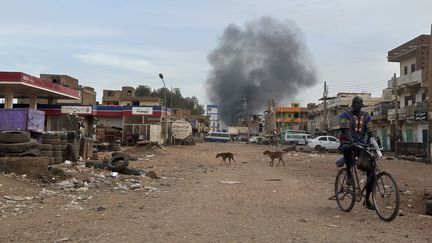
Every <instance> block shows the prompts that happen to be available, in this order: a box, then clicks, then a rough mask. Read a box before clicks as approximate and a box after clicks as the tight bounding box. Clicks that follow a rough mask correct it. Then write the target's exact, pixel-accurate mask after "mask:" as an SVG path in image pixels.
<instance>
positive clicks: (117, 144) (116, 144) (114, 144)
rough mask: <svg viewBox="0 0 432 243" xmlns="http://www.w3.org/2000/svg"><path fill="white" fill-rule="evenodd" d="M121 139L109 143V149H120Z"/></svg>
mask: <svg viewBox="0 0 432 243" xmlns="http://www.w3.org/2000/svg"><path fill="white" fill-rule="evenodd" d="M120 150H121V149H120V141H115V142H112V143H110V144H109V151H120Z"/></svg>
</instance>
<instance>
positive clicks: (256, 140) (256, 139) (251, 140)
mask: <svg viewBox="0 0 432 243" xmlns="http://www.w3.org/2000/svg"><path fill="white" fill-rule="evenodd" d="M264 140H265V137H263V136H252V137H250V138H249V139H248V143H258V144H262V143H264Z"/></svg>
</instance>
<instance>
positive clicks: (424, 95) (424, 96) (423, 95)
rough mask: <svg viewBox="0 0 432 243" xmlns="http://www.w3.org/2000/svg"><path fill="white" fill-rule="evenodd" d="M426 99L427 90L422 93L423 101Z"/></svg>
mask: <svg viewBox="0 0 432 243" xmlns="http://www.w3.org/2000/svg"><path fill="white" fill-rule="evenodd" d="M425 99H426V92H423V93H422V101H424V100H425Z"/></svg>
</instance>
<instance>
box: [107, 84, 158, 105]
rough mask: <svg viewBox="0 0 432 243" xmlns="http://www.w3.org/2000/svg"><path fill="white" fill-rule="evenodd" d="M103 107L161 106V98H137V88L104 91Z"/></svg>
mask: <svg viewBox="0 0 432 243" xmlns="http://www.w3.org/2000/svg"><path fill="white" fill-rule="evenodd" d="M102 105H112V106H159V105H162V101H161V99H160V98H159V97H150V96H136V95H135V88H133V87H128V86H123V87H122V89H121V90H106V89H104V90H103V95H102Z"/></svg>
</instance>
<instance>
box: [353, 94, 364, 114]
mask: <svg viewBox="0 0 432 243" xmlns="http://www.w3.org/2000/svg"><path fill="white" fill-rule="evenodd" d="M351 107H352V108H353V112H354V113H355V114H359V113H360V111H361V108H362V107H363V99H362V97H360V96H356V97H354V98H353V99H352V104H351Z"/></svg>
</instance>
